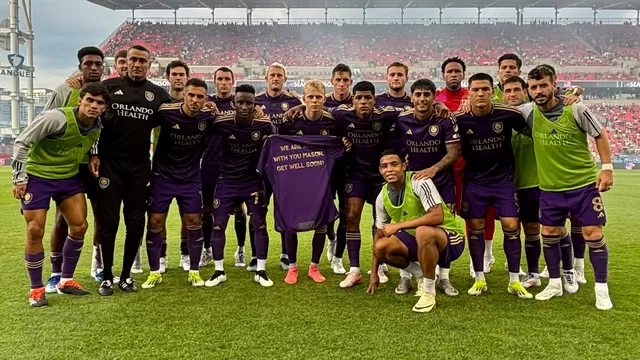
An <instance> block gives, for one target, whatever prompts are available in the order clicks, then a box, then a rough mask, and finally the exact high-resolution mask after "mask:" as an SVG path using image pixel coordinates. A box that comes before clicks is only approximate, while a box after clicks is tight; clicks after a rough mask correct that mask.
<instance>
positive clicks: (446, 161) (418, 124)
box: [383, 79, 460, 296]
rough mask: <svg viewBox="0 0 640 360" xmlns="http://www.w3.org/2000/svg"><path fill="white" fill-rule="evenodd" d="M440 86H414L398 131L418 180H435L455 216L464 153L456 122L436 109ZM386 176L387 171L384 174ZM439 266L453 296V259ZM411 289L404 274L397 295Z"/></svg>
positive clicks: (420, 82) (422, 83) (425, 83)
mask: <svg viewBox="0 0 640 360" xmlns="http://www.w3.org/2000/svg"><path fill="white" fill-rule="evenodd" d="M435 93H436V86H435V84H434V83H433V82H432V81H431V80H426V79H420V80H417V81H416V82H414V83H413V84H412V85H411V100H412V103H413V105H414V107H413V109H411V110H406V111H404V112H402V113H401V114H400V116H398V120H397V122H396V130H397V132H398V135H399V136H400V137H401V139H402V144H403V145H404V152H405V153H406V154H407V160H408V170H410V171H412V172H414V175H413V178H414V179H416V180H427V179H432V181H433V183H434V184H435V186H436V188H437V189H438V192H439V193H440V195H441V197H442V201H443V203H444V205H446V207H444V211H445V212H449V213H451V216H453V217H454V218H455V201H456V196H455V188H454V179H453V168H452V165H453V164H454V162H455V161H456V159H457V158H458V155H459V153H460V135H459V134H458V126H457V125H456V124H455V121H453V120H451V119H449V118H439V117H438V116H436V114H435V110H434V106H433V103H434V95H435ZM383 175H384V174H383ZM438 265H439V268H440V270H439V275H440V276H439V283H438V286H439V287H440V289H441V290H442V291H443V292H444V293H445V294H447V295H449V296H456V295H458V291H457V290H456V289H455V288H454V287H453V286H452V285H451V282H450V281H449V269H450V267H451V261H449V259H448V258H446V257H444V258H441V259H440V261H439V262H438ZM418 280H419V281H418V292H420V291H421V290H422V286H421V284H420V280H421V278H420V277H419V278H418ZM410 289H411V279H410V278H409V277H401V279H400V284H399V285H398V286H397V287H396V289H395V292H396V293H397V294H406V293H408V292H409V290H410Z"/></svg>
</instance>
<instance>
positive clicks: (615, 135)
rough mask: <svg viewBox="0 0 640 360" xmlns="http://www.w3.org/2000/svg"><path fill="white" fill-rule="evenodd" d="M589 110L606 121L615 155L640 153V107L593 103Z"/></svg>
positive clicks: (612, 150) (635, 105)
mask: <svg viewBox="0 0 640 360" xmlns="http://www.w3.org/2000/svg"><path fill="white" fill-rule="evenodd" d="M589 108H590V109H591V110H592V111H593V112H594V113H595V114H597V115H599V116H601V119H604V123H605V125H606V127H607V129H608V130H609V133H610V135H609V141H610V142H611V152H612V153H613V154H618V155H624V154H638V153H639V152H640V131H638V129H640V105H637V104H624V105H622V104H608V103H591V104H589Z"/></svg>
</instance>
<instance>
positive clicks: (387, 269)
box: [380, 264, 389, 272]
mask: <svg viewBox="0 0 640 360" xmlns="http://www.w3.org/2000/svg"><path fill="white" fill-rule="evenodd" d="M380 267H381V268H382V271H384V272H388V271H389V268H388V267H387V264H382V265H380Z"/></svg>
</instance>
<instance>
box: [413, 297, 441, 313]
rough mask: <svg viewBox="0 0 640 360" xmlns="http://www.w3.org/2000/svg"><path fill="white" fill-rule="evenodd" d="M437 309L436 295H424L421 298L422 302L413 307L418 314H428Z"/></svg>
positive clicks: (419, 301)
mask: <svg viewBox="0 0 640 360" xmlns="http://www.w3.org/2000/svg"><path fill="white" fill-rule="evenodd" d="M434 307H436V294H435V293H424V294H422V296H420V300H418V302H417V303H416V304H415V305H414V306H413V309H412V310H413V311H414V312H417V313H427V312H429V311H431V310H433V308H434Z"/></svg>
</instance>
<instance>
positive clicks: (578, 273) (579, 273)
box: [573, 268, 587, 285]
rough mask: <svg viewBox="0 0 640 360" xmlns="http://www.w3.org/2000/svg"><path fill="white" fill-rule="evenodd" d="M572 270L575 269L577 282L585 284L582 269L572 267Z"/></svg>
mask: <svg viewBox="0 0 640 360" xmlns="http://www.w3.org/2000/svg"><path fill="white" fill-rule="evenodd" d="M573 271H575V274H576V280H577V281H578V284H580V285H585V284H586V283H587V279H585V278H584V269H578V268H574V269H573Z"/></svg>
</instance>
